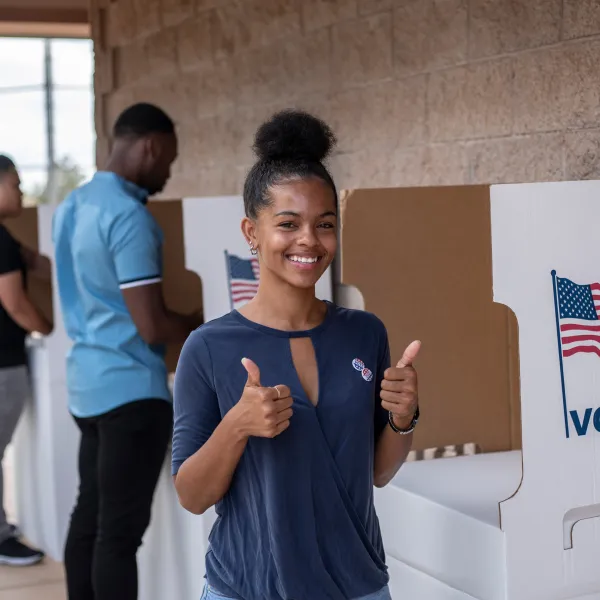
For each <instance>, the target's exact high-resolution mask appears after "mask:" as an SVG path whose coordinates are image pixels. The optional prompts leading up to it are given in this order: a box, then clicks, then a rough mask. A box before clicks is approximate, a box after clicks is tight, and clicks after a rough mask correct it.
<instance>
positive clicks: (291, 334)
mask: <svg viewBox="0 0 600 600" xmlns="http://www.w3.org/2000/svg"><path fill="white" fill-rule="evenodd" d="M323 302H325V305H326V306H327V312H326V313H325V318H324V319H323V321H322V322H321V323H320V324H319V325H317V326H316V327H313V328H312V329H306V330H303V331H285V330H283V329H274V328H273V327H268V326H267V325H261V324H260V323H256V322H255V321H251V320H250V319H247V318H246V317H244V315H242V314H241V313H240V312H239V311H238V310H237V309H234V310H233V311H232V313H231V314H232V315H233V316H234V317H235V318H236V319H237V320H238V321H240V323H242V325H245V326H246V327H250V328H252V329H256V330H257V331H261V332H262V333H266V334H268V335H274V336H277V337H282V338H301V337H313V336H314V335H316V334H319V333H321V332H322V331H323V330H324V329H325V328H326V327H327V326H328V325H329V323H330V322H331V317H332V315H333V308H334V305H333V303H331V302H329V301H328V300H323Z"/></svg>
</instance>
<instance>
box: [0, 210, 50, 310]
mask: <svg viewBox="0 0 600 600" xmlns="http://www.w3.org/2000/svg"><path fill="white" fill-rule="evenodd" d="M4 225H5V226H6V228H7V229H8V230H9V231H10V232H11V233H12V235H13V236H14V237H15V238H16V239H17V240H18V241H19V242H20V243H21V244H23V245H24V246H26V247H28V248H30V249H32V250H35V251H36V252H39V240H38V214H37V209H36V208H25V209H23V212H22V213H21V214H20V215H19V217H17V218H16V219H7V220H6V221H5V222H4ZM27 291H28V293H29V296H30V298H31V299H32V300H33V303H34V304H35V305H36V306H37V307H38V308H39V309H40V310H41V312H42V314H43V315H44V316H45V317H46V318H47V319H49V320H50V321H52V320H53V318H52V317H53V314H54V312H53V310H54V309H53V306H52V304H53V303H52V285H51V283H50V282H44V281H40V280H39V279H38V278H36V277H32V276H31V275H28V276H27Z"/></svg>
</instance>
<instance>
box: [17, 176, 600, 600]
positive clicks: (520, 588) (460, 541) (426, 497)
mask: <svg viewBox="0 0 600 600" xmlns="http://www.w3.org/2000/svg"><path fill="white" fill-rule="evenodd" d="M374 193H375V192H373V194H374ZM427 193H428V194H429V199H427V198H424V197H423V198H422V197H421V195H422V194H425V192H424V191H422V190H421V191H415V192H414V193H413V192H412V191H409V190H396V191H395V192H392V191H389V192H386V193H382V195H381V197H379V196H378V197H377V198H375V197H374V196H373V194H371V196H369V195H368V194H367V195H364V194H363V195H361V194H360V193H357V194H354V195H353V194H352V193H351V194H350V195H349V197H348V198H347V199H346V202H345V207H344V216H343V223H344V228H343V233H342V252H341V259H342V268H341V281H342V283H344V284H346V285H347V286H349V289H351V288H352V286H354V287H355V288H357V289H358V290H359V291H360V294H358V293H357V294H355V295H354V297H356V298H360V297H362V298H364V306H365V308H366V309H367V310H373V312H376V313H377V314H378V315H379V316H381V318H382V319H383V320H384V322H385V323H386V325H387V327H388V330H389V331H390V340H391V343H392V355H393V358H395V355H396V354H397V353H398V351H399V350H401V348H400V346H402V345H403V344H404V343H405V342H407V341H411V339H416V338H417V337H419V338H422V339H423V342H424V343H423V353H422V356H420V357H419V361H420V362H419V364H418V368H419V373H420V377H421V400H422V405H423V411H422V415H423V416H422V422H421V423H420V424H419V430H418V431H419V433H418V435H416V437H415V444H416V446H417V447H418V448H419V449H425V448H429V447H431V446H434V445H435V446H438V447H439V446H446V445H449V444H462V443H468V442H475V443H477V445H478V447H480V449H481V451H482V452H481V453H478V454H476V455H474V456H458V457H456V458H441V459H435V460H423V461H415V462H409V463H407V464H406V465H405V466H404V467H403V468H402V470H401V471H400V473H399V474H398V475H397V477H396V478H395V479H394V481H393V482H392V483H391V484H390V485H389V486H387V487H386V488H384V489H381V490H376V503H377V509H378V513H379V517H380V522H381V526H382V531H383V537H384V543H385V546H386V551H387V554H388V564H389V568H390V574H391V588H392V596H393V597H394V598H411V599H418V600H421V599H426V600H470V599H477V600H500V599H502V600H592V599H600V568H598V560H599V559H600V528H599V523H600V522H599V519H598V518H597V517H598V516H600V498H599V497H598V496H599V494H600V491H599V490H598V489H597V488H598V484H597V482H598V481H599V480H600V479H599V476H600V462H599V461H600V410H597V407H600V389H598V383H597V382H598V381H600V356H599V354H600V321H599V320H598V314H600V313H597V312H596V311H597V309H596V308H595V306H596V303H600V285H598V286H596V282H599V283H600V267H599V266H598V265H600V256H597V255H598V254H600V250H597V249H596V244H595V237H594V233H595V226H596V222H597V221H596V218H595V216H599V217H600V203H599V202H598V198H599V197H600V182H577V183H550V184H528V185H503V186H492V187H489V186H477V187H474V188H437V189H435V190H430V191H429V192H427ZM411 194H412V195H411ZM413 196H414V197H413ZM463 197H465V198H466V197H468V199H467V200H465V202H463V203H462V204H461V200H460V199H461V198H463ZM444 198H446V199H447V204H445V203H444V202H445V200H444ZM378 202H381V204H380V205H378V204H377V203H378ZM427 202H431V204H430V205H428V204H427ZM420 207H421V208H420ZM449 207H453V208H452V210H453V212H452V213H451V212H450V209H449ZM476 207H483V208H482V210H481V213H480V216H481V220H480V221H478V222H477V223H478V227H471V225H470V224H469V223H468V222H467V221H468V220H467V219H466V215H468V214H470V212H472V211H473V209H474V208H476ZM380 209H385V212H383V213H382V212H381V210H380ZM446 210H448V212H447V213H446V212H444V211H446ZM461 210H464V212H463V213H461V212H460V211H461ZM361 211H362V212H361ZM394 211H398V212H397V213H396V212H394ZM402 211H404V212H402ZM419 211H422V212H419ZM409 213H410V214H409ZM182 214H183V237H184V248H185V266H186V268H187V269H188V270H189V271H193V272H195V273H197V274H198V275H199V276H200V278H201V280H202V289H203V305H204V311H205V315H206V318H207V319H212V318H216V317H218V316H221V315H222V314H225V313H226V312H228V311H229V310H231V306H232V296H231V273H230V271H229V270H228V265H229V264H230V263H229V262H228V257H230V256H234V257H236V258H237V259H239V260H242V261H244V260H245V261H250V260H251V255H250V254H249V250H248V248H247V245H246V243H245V241H244V239H243V237H242V235H241V232H240V230H239V223H240V220H241V217H242V215H243V207H242V204H241V199H240V198H238V197H231V198H190V199H185V200H184V201H183V203H182ZM382 214H383V215H386V214H387V216H385V218H383V217H382ZM51 215H52V209H51V208H50V207H42V208H40V209H38V227H39V232H38V233H39V247H40V250H41V251H42V252H43V253H45V254H48V255H52V244H51V240H50V222H51ZM452 215H454V216H452ZM396 216H398V218H399V219H401V220H400V221H398V222H396V223H395V231H396V235H395V236H393V235H387V233H386V231H387V230H386V229H385V227H387V226H388V223H382V219H383V220H384V221H386V222H391V223H389V227H392V226H394V222H393V221H394V219H396ZM478 218H479V217H478ZM411 219H412V220H411ZM453 219H455V220H456V222H457V223H461V224H462V225H461V226H462V227H463V229H460V227H459V225H456V229H455V230H453V231H450V232H448V230H449V229H450V230H451V229H452V228H453V227H454V225H453V223H454V221H453ZM419 228H421V229H419ZM436 228H439V229H436ZM481 230H483V232H482V231H481ZM390 231H394V229H390ZM411 231H414V232H415V233H414V235H415V236H416V237H415V239H417V237H420V238H423V237H426V235H425V236H424V235H423V234H422V233H421V231H424V232H427V231H431V232H434V233H435V236H434V237H435V239H436V240H438V241H437V242H435V241H429V240H424V241H423V246H422V247H418V248H417V250H415V254H414V255H412V256H406V255H405V254H402V255H400V254H399V253H398V252H395V251H394V248H395V246H393V244H400V243H401V242H402V240H403V239H404V240H406V238H407V236H410V235H411ZM439 232H442V233H441V234H439V235H438V233H439ZM444 232H447V233H444ZM417 234H418V236H417ZM442 234H443V235H446V237H445V238H444V240H446V241H440V239H441V237H443V235H442ZM471 234H472V235H473V236H474V237H477V236H480V237H479V238H477V240H476V243H477V244H479V245H478V246H477V248H476V251H475V250H474V251H469V240H468V239H465V238H468V237H469V235H471ZM394 237H395V239H391V238H394ZM417 241H418V240H417ZM386 243H387V244H388V246H385V244H386ZM473 243H475V242H473ZM436 244H437V245H436ZM444 244H445V245H444ZM461 244H462V245H461ZM399 247H400V246H398V248H399ZM481 249H484V250H485V252H487V253H488V254H486V257H485V260H483V261H482V263H481V265H479V264H474V263H473V262H471V258H473V260H475V258H476V257H477V256H479V255H480V254H481ZM485 252H484V253H485ZM440 253H441V254H443V255H444V260H447V261H448V265H450V266H449V267H448V266H447V265H445V266H444V268H443V269H441V270H440V271H439V273H438V272H436V271H435V263H436V261H438V259H439V256H440ZM377 256H380V257H381V261H383V262H385V261H389V262H391V264H392V265H394V267H395V268H394V269H392V270H390V269H389V268H388V270H387V271H386V273H387V275H386V277H382V274H381V272H380V271H378V266H377V265H378V261H377ZM480 266H481V277H480V279H478V281H479V280H480V281H481V282H483V283H482V286H481V287H482V290H483V291H481V290H480V289H479V288H477V289H475V288H474V287H473V288H468V286H467V283H464V282H468V281H469V280H470V279H473V278H476V277H479V275H477V273H479V271H478V269H479V267H480ZM449 269H450V271H451V272H448V271H449ZM452 269H455V270H454V271H452ZM486 269H488V270H489V273H487V271H486ZM420 272H423V273H424V274H423V276H422V277H421V276H417V275H418V274H419V273H420ZM395 276H397V277H396V279H397V281H396V282H395V283H396V284H397V285H396V286H394V285H391V286H390V285H389V284H390V281H391V282H392V283H394V277H395ZM419 277H420V279H419ZM445 277H447V279H444V278H445ZM492 277H493V279H492ZM382 279H383V282H382V281H381V280H382ZM453 281H459V282H460V285H458V284H457V285H456V287H453V284H452V282H453ZM382 284H385V285H387V286H388V289H387V291H384V290H382V289H381V287H379V286H381V285H382ZM465 286H467V288H468V289H466V288H465ZM55 290H56V286H55ZM429 290H438V291H437V293H438V294H439V299H438V304H439V305H440V306H439V310H440V311H442V312H441V313H440V314H433V315H431V314H420V312H423V310H422V309H421V308H420V307H423V306H425V305H427V302H428V299H427V297H426V293H427V292H428V291H429ZM318 292H319V296H320V297H322V298H331V296H332V282H331V276H330V275H329V274H328V275H327V276H326V277H324V278H323V280H322V281H321V282H320V284H319V291H318ZM461 294H462V295H461ZM596 296H597V297H596ZM344 297H351V295H350V296H346V295H345V296H344ZM488 301H489V302H488ZM453 302H454V303H456V304H453ZM469 302H472V306H470V307H469V311H468V313H465V314H468V315H469V318H471V321H470V322H469V323H468V324H467V325H464V326H463V325H461V323H460V322H455V321H460V319H459V318H458V316H456V319H454V320H453V319H452V318H451V317H452V315H453V314H455V315H458V312H457V311H458V310H459V307H460V306H461V305H463V304H465V303H466V304H468V303H469ZM494 302H496V303H498V304H496V305H494V304H493V303H494ZM386 303H387V304H386ZM486 303H488V304H489V307H488V308H485V307H484V308H481V307H482V306H484V304H485V305H486V306H487V304H486ZM501 305H505V306H506V307H509V308H510V309H511V310H512V311H513V312H514V315H516V319H517V320H518V334H516V333H515V329H514V324H513V325H510V323H509V324H508V325H507V323H508V322H509V317H508V316H507V315H508V313H509V311H508V310H507V309H505V307H502V306H501ZM444 306H448V307H452V311H454V312H450V313H448V315H449V316H448V315H446V313H444V312H443V310H444ZM58 307H59V303H58V299H57V298H56V293H55V298H54V313H55V331H54V333H53V334H52V335H51V336H49V337H48V338H46V339H44V340H43V341H42V342H39V343H36V344H35V345H34V347H33V348H32V350H31V353H32V377H33V382H34V398H33V400H32V403H31V404H30V406H29V407H28V409H27V412H26V415H25V417H24V419H23V422H22V424H21V426H20V429H19V435H18V438H17V441H16V465H15V473H16V477H17V493H18V497H17V507H18V510H19V519H20V522H21V524H22V525H23V529H24V530H25V533H26V535H27V536H28V537H29V538H30V539H31V540H32V541H33V542H34V543H36V544H39V545H40V546H42V547H43V548H44V549H45V550H46V551H48V553H49V554H50V556H52V557H53V558H56V559H60V558H61V556H62V546H63V544H64V536H65V532H66V527H67V523H68V518H69V513H70V510H71V508H72V505H73V502H74V495H75V490H76V484H77V474H76V454H77V443H78V436H77V430H76V428H75V427H74V425H73V424H72V422H71V419H70V417H69V416H68V413H67V410H66V385H65V368H64V357H65V353H66V351H67V349H68V346H69V342H68V340H67V338H66V335H65V333H64V329H63V327H62V322H61V319H60V312H59V310H58ZM448 310H450V309H448ZM488 310H489V312H486V311H488ZM494 311H495V312H494ZM502 311H504V312H502ZM440 315H441V316H440ZM494 319H495V320H494ZM492 321H493V324H491V325H490V323H492ZM596 321H598V326H596V324H595V322H596ZM428 322H433V325H435V327H434V326H433V325H432V326H431V332H432V333H431V335H430V334H429V330H427V331H426V332H425V335H420V329H422V328H424V325H423V324H426V323H428ZM511 328H512V329H511ZM440 331H441V333H440ZM478 331H479V332H480V333H477V332H478ZM481 332H483V333H481ZM511 332H512V333H511ZM435 335H440V336H442V337H443V338H445V337H448V336H450V337H451V340H450V342H449V343H448V346H447V347H446V346H444V347H443V348H442V349H441V350H440V360H439V362H435V361H432V359H431V356H432V355H435V353H436V347H437V346H439V345H442V346H443V344H445V343H446V342H444V340H443V339H442V338H440V341H439V344H438V343H437V342H436V340H437V338H436V337H435ZM477 335H480V337H477ZM470 336H474V337H470ZM511 336H512V337H511ZM460 338H464V339H466V343H465V350H464V352H465V353H464V354H461V352H462V350H461V351H459V350H457V351H456V353H455V354H457V355H458V356H457V357H455V356H453V352H452V348H453V345H452V344H455V343H458V341H461V342H464V339H460ZM496 338H501V342H497V340H496ZM457 340H458V341H457ZM490 340H491V341H490ZM494 340H496V341H494ZM428 344H429V345H428ZM469 344H471V346H474V347H469ZM486 344H487V346H486ZM494 344H495V345H494ZM517 346H518V354H517V352H516V347H517ZM505 348H506V349H508V350H507V352H508V353H510V356H508V354H507V356H508V357H504V358H497V357H500V356H504V354H503V353H504V350H505ZM517 356H518V357H519V358H518V359H517V358H515V357H517ZM490 357H491V358H490ZM511 357H512V358H511ZM511 361H512V362H511ZM515 361H516V365H515V364H514V363H515ZM498 363H501V369H499V370H498V368H497V367H498ZM470 364H473V365H475V368H474V369H470V368H469V365H470ZM421 365H422V366H421ZM519 371H520V377H519ZM457 373H458V374H457ZM505 374H506V379H507V380H509V382H508V383H506V382H504V381H503V378H504V375H505ZM436 375H437V377H436ZM453 378H455V379H453ZM478 378H479V381H478ZM515 382H516V383H515ZM486 385H487V386H488V388H489V390H488V391H486V387H485V386H486ZM436 386H439V387H436ZM478 386H479V387H478ZM515 390H516V396H515V397H511V398H510V399H509V400H506V402H505V403H504V404H503V397H504V396H505V395H506V396H508V395H510V394H513V392H515ZM519 393H520V403H519ZM513 396H514V394H513ZM519 404H520V406H519ZM515 406H518V407H519V408H520V413H516V412H515V410H516V409H515ZM481 428H483V429H484V431H483V432H481V433H479V431H480V430H481ZM478 436H479V437H478ZM213 520H214V511H209V513H207V514H206V515H204V516H202V517H196V516H193V515H190V514H188V513H186V512H185V511H184V510H183V509H182V508H181V507H180V506H179V504H178V502H177V498H176V495H175V492H174V489H173V485H172V481H171V476H170V465H169V461H168V459H166V460H165V466H164V469H163V473H162V476H161V481H160V484H159V487H158V489H157V492H156V496H155V504H154V510H153V518H152V524H151V526H150V528H149V530H148V532H147V535H146V537H145V539H144V545H143V547H142V549H141V551H140V555H139V565H140V598H141V600H165V599H169V600H170V599H175V598H177V599H181V600H184V599H190V600H192V599H196V600H197V599H198V598H199V597H200V593H201V590H202V586H203V574H204V554H205V552H206V549H207V540H208V534H209V532H210V528H211V525H212V523H213Z"/></svg>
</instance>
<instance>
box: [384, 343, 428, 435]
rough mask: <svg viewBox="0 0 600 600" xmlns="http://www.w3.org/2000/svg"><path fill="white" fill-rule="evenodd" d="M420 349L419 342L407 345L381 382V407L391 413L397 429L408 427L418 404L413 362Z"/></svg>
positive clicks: (415, 373)
mask: <svg viewBox="0 0 600 600" xmlns="http://www.w3.org/2000/svg"><path fill="white" fill-rule="evenodd" d="M420 349H421V342H418V341H415V342H412V343H411V344H409V346H408V348H406V350H405V351H404V354H403V355H402V358H401V359H400V360H399V361H398V364H397V365H396V366H395V367H390V368H389V369H387V370H386V371H385V373H384V376H383V377H384V379H383V381H382V382H381V393H380V396H381V401H382V402H381V406H383V408H384V409H385V410H388V411H390V412H391V413H392V415H393V419H394V424H395V425H396V427H398V428H399V429H406V428H407V427H408V426H409V425H410V423H411V421H412V418H413V416H414V414H415V411H416V410H417V406H418V404H419V391H418V389H419V388H418V382H417V372H416V371H415V369H414V367H413V361H414V360H415V358H416V357H417V354H418V353H419V350H420Z"/></svg>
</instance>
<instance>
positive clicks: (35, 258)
mask: <svg viewBox="0 0 600 600" xmlns="http://www.w3.org/2000/svg"><path fill="white" fill-rule="evenodd" d="M21 256H22V257H23V262H24V263H25V264H26V265H27V272H28V273H31V274H32V275H33V276H34V277H37V278H38V279H40V280H41V281H52V267H51V265H50V259H49V258H48V257H47V256H43V255H42V254H39V253H38V252H36V251H35V250H32V249H31V248H27V247H26V246H21Z"/></svg>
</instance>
